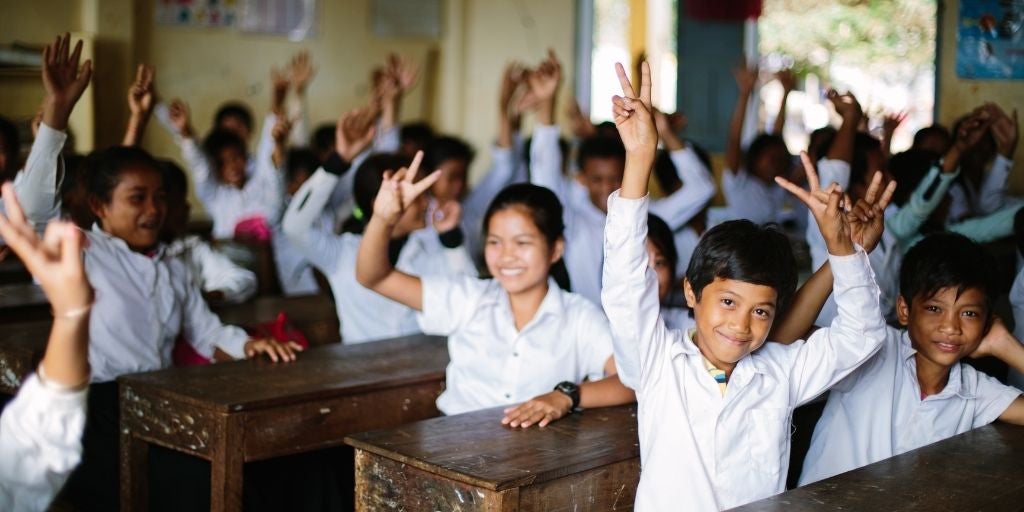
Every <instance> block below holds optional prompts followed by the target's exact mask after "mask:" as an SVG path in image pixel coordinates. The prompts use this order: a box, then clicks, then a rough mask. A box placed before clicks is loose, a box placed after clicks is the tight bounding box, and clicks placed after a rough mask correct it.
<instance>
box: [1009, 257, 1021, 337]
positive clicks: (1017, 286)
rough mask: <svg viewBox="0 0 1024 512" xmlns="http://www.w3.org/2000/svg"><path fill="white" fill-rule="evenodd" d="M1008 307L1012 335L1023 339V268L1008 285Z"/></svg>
mask: <svg viewBox="0 0 1024 512" xmlns="http://www.w3.org/2000/svg"><path fill="white" fill-rule="evenodd" d="M1010 308H1011V309H1013V325H1014V329H1013V335H1014V336H1016V337H1017V339H1018V340H1024V268H1021V270H1020V272H1017V278H1016V279H1014V280H1013V286H1011V287H1010Z"/></svg>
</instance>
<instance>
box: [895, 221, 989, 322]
mask: <svg viewBox="0 0 1024 512" xmlns="http://www.w3.org/2000/svg"><path fill="white" fill-rule="evenodd" d="M996 269H997V265H996V261H995V258H994V257H993V256H992V254H991V253H989V252H988V250H986V249H985V248H984V247H982V246H981V244H979V243H977V242H975V241H973V240H971V239H969V238H967V237H965V236H963V235H960V234H957V233H935V234H932V235H929V236H926V237H925V238H923V239H921V241H920V242H918V243H917V244H915V245H914V246H913V247H911V248H910V250H909V251H907V254H906V255H905V256H904V257H903V264H902V266H901V267H900V295H901V296H902V297H903V300H905V301H906V302H907V304H908V305H910V304H912V303H913V301H914V300H915V299H920V298H929V297H933V296H934V295H935V294H936V293H938V292H939V291H940V290H942V289H944V288H955V289H956V290H957V295H958V296H959V295H960V294H961V293H963V292H964V290H967V289H968V288H977V289H979V290H981V291H982V292H983V293H984V294H985V303H986V309H987V310H988V312H989V314H991V313H992V302H993V299H994V298H995V294H996V290H997V285H998V282H997V279H998V278H997V270H996Z"/></svg>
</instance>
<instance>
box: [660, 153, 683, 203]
mask: <svg viewBox="0 0 1024 512" xmlns="http://www.w3.org/2000/svg"><path fill="white" fill-rule="evenodd" d="M654 179H655V180H657V182H658V186H659V187H661V191H662V193H664V194H665V195H669V194H671V193H673V192H675V191H676V190H679V187H681V186H683V180H681V179H679V172H678V171H677V170H676V164H674V163H672V157H670V156H669V153H668V151H658V153H657V155H656V156H655V157H654Z"/></svg>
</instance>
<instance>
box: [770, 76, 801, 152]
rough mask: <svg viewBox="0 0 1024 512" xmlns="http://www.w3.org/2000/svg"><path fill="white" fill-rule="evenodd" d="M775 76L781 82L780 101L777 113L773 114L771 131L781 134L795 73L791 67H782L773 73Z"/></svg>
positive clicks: (784, 124) (794, 83) (794, 81)
mask: <svg viewBox="0 0 1024 512" xmlns="http://www.w3.org/2000/svg"><path fill="white" fill-rule="evenodd" d="M775 78H776V79H778V81H779V83H780V84H782V102H781V103H779V114H778V115H776V116H775V124H774V125H773V126H772V133H774V134H775V135H779V136H781V135H782V130H783V128H785V127H786V102H787V101H789V93H791V92H793V89H795V88H796V74H794V73H793V70H792V69H783V70H781V71H779V72H777V73H775Z"/></svg>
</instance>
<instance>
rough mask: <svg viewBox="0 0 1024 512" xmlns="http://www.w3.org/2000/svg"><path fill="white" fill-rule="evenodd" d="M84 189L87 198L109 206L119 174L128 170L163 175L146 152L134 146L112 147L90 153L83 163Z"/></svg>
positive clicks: (119, 177) (119, 178) (118, 180)
mask: <svg viewBox="0 0 1024 512" xmlns="http://www.w3.org/2000/svg"><path fill="white" fill-rule="evenodd" d="M84 167H85V170H84V174H85V176H86V180H85V183H84V186H85V189H86V191H87V192H88V197H91V198H95V199H98V200H100V201H102V202H103V203H104V204H109V203H110V200H111V199H112V198H113V192H114V189H115V188H117V184H118V183H120V181H121V173H123V172H124V171H126V170H128V169H145V170H150V171H152V172H155V173H158V174H160V178H161V181H162V180H163V174H162V173H161V172H160V167H159V165H158V164H157V162H156V160H155V159H153V157H152V156H150V154H149V153H147V152H146V150H144V149H142V148H138V147H134V146H113V147H110V148H107V149H103V150H99V151H94V152H92V153H91V154H90V155H89V156H88V157H87V158H86V161H85V165H84Z"/></svg>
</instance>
